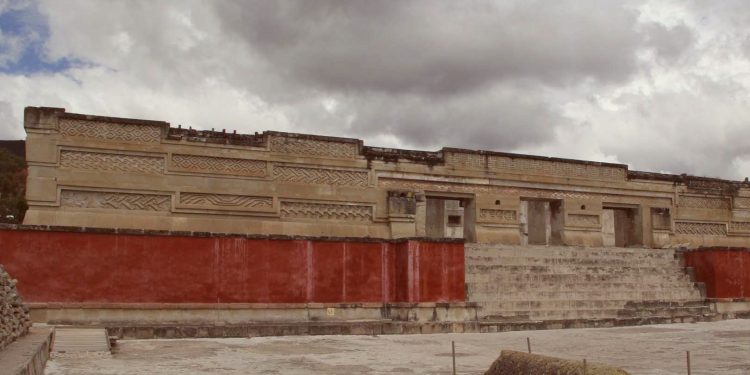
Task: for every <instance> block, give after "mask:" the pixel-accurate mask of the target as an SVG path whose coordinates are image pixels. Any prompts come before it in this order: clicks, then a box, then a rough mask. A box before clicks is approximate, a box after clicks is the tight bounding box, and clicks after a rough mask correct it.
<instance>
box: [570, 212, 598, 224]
mask: <svg viewBox="0 0 750 375" xmlns="http://www.w3.org/2000/svg"><path fill="white" fill-rule="evenodd" d="M599 223H600V220H599V215H587V214H569V215H568V217H567V220H566V222H565V225H566V226H571V227H598V226H599V225H600V224H599Z"/></svg>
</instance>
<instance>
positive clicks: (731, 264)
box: [683, 247, 750, 300]
mask: <svg viewBox="0 0 750 375" xmlns="http://www.w3.org/2000/svg"><path fill="white" fill-rule="evenodd" d="M683 257H684V259H685V266H686V267H690V268H692V269H693V272H694V274H695V279H696V281H699V282H702V283H704V284H705V285H706V297H708V298H711V299H745V300H746V299H750V248H747V247H703V248H699V249H694V250H689V251H685V252H684V253H683Z"/></svg>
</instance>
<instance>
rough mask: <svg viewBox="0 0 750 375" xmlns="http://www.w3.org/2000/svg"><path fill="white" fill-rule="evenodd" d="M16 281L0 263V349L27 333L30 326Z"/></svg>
mask: <svg viewBox="0 0 750 375" xmlns="http://www.w3.org/2000/svg"><path fill="white" fill-rule="evenodd" d="M16 282H17V281H16V280H14V279H11V278H10V275H8V273H7V272H5V269H4V268H3V266H2V265H0V350H2V349H3V348H4V347H6V346H8V345H9V344H10V343H12V342H13V341H15V340H16V339H17V338H19V337H21V336H23V335H25V334H27V333H28V332H29V327H31V317H30V316H29V308H28V307H26V305H24V304H23V300H22V299H21V295H20V294H18V290H17V289H16Z"/></svg>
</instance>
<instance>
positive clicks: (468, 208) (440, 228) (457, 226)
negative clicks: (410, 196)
mask: <svg viewBox="0 0 750 375" xmlns="http://www.w3.org/2000/svg"><path fill="white" fill-rule="evenodd" d="M426 216H427V217H426V220H425V234H426V235H427V237H430V238H464V239H466V240H467V241H469V242H473V241H476V235H475V229H474V226H475V224H476V220H475V213H474V200H473V199H470V198H453V197H436V196H428V197H427V207H426Z"/></svg>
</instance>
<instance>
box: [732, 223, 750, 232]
mask: <svg viewBox="0 0 750 375" xmlns="http://www.w3.org/2000/svg"><path fill="white" fill-rule="evenodd" d="M729 230H730V231H732V232H743V233H750V222H748V221H733V222H731V223H729Z"/></svg>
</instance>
